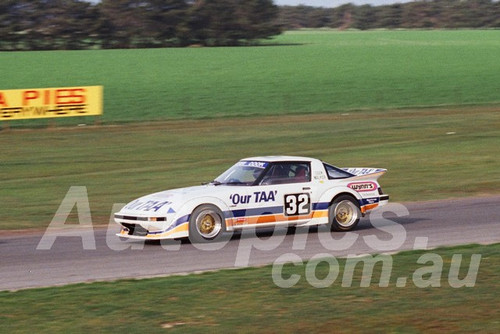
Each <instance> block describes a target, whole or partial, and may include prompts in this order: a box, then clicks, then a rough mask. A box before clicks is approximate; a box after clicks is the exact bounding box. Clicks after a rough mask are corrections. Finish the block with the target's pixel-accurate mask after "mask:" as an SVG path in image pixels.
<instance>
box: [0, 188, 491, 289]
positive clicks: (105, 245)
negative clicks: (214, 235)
mask: <svg viewBox="0 0 500 334" xmlns="http://www.w3.org/2000/svg"><path fill="white" fill-rule="evenodd" d="M116 232H118V226H117V225H115V224H110V225H109V226H108V227H107V228H93V229H92V228H87V229H81V228H79V229H64V230H49V231H47V232H46V233H41V232H26V233H22V234H20V233H11V232H8V233H5V232H3V233H2V234H0V254H1V257H0V290H17V289H23V288H32V287H44V286H54V285H63V284H68V283H77V282H91V281H101V280H115V279H121V278H143V277H155V276H166V275H171V274H181V273H191V272H199V271H207V270H216V269H220V268H237V267H246V266H259V265H265V264H273V263H274V262H275V261H277V260H280V261H289V260H290V259H297V258H298V257H300V258H301V259H303V260H307V259H309V258H311V257H313V256H322V255H325V256H327V255H333V256H339V257H341V256H347V255H362V254H374V253H392V252H397V251H400V250H409V249H432V248H435V247H437V246H449V245H459V244H470V243H481V244H490V243H498V242H500V196H493V197H482V198H467V199H455V200H446V201H431V202H421V203H405V204H404V205H403V204H397V203H392V204H389V205H387V206H386V207H384V208H381V209H379V210H378V211H375V212H373V213H372V214H371V215H370V216H367V217H365V218H363V219H362V221H361V223H360V225H359V226H358V228H357V230H356V231H354V232H349V233H331V232H328V231H324V230H323V229H322V228H311V229H308V228H297V229H296V230H295V231H288V232H287V230H286V229H285V228H281V229H276V230H275V231H273V230H264V231H259V232H257V233H255V231H252V230H249V231H245V232H243V233H241V234H239V235H236V236H234V237H233V238H232V239H230V240H228V241H226V242H221V243H213V244H208V245H197V244H191V243H189V242H186V241H184V242H182V243H181V242H180V241H176V240H172V241H168V242H161V243H160V242H148V243H144V242H140V241H130V240H127V241H123V240H120V239H119V238H118V237H116V236H115V235H114V233H116ZM202 248H211V249H202Z"/></svg>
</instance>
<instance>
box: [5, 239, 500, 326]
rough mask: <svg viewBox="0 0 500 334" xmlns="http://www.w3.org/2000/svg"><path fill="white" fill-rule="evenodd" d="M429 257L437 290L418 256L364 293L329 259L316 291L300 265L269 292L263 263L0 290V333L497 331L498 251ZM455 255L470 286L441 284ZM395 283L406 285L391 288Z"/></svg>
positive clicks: (396, 260) (374, 280) (401, 258)
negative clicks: (438, 266)
mask: <svg viewBox="0 0 500 334" xmlns="http://www.w3.org/2000/svg"><path fill="white" fill-rule="evenodd" d="M431 252H432V253H433V254H436V255H434V256H439V258H441V259H442V260H443V266H442V272H441V273H439V272H436V273H437V276H433V278H436V279H437V280H438V281H439V285H440V287H425V288H422V287H419V285H417V284H415V279H414V278H413V277H414V276H413V274H415V273H417V272H418V271H419V270H424V271H426V272H428V273H429V274H425V275H424V276H422V279H423V280H424V281H425V282H429V281H430V280H431V275H430V270H429V269H430V268H432V266H433V263H432V262H427V263H425V264H418V263H417V260H418V259H419V258H420V256H422V254H424V252H422V251H418V252H405V253H401V254H397V255H394V256H392V270H391V271H390V272H389V273H390V281H389V286H388V287H380V286H379V279H380V277H381V275H380V272H381V269H382V266H381V262H379V263H378V264H377V265H376V266H375V267H374V271H373V273H374V274H373V275H372V276H370V278H371V284H370V286H369V287H360V284H361V279H362V277H363V274H362V268H363V264H358V265H357V266H356V271H355V274H354V276H353V277H354V279H353V280H352V284H351V285H350V286H349V287H342V280H343V277H344V275H345V270H344V269H346V268H347V267H346V264H345V260H343V259H339V260H338V261H339V269H340V270H339V275H338V277H337V278H336V279H335V280H334V281H333V282H332V281H329V282H327V283H328V284H327V285H328V286H327V287H325V288H314V287H312V286H311V285H310V284H309V283H308V281H307V280H306V274H305V272H306V271H305V265H297V266H294V265H291V264H290V265H287V266H285V267H284V270H283V274H282V276H283V278H285V279H288V278H289V277H291V275H299V276H300V280H299V281H298V283H297V285H295V286H293V287H291V288H279V287H278V286H277V285H275V283H274V282H273V276H272V268H271V266H266V267H262V268H253V269H252V268H250V269H241V270H223V271H220V272H214V273H204V274H199V275H189V276H173V277H167V278H156V279H147V280H139V281H134V280H127V281H117V282H108V283H92V284H77V285H70V286H65V287H60V288H48V289H33V290H24V291H18V292H0V300H1V301H2V302H1V303H0V332H2V333H67V332H71V333H89V332H99V333H117V332H127V333H145V332H147V333H200V332H204V333H207V332H210V333H212V332H213V333H235V332H237V333H304V332H308V333H309V332H311V333H332V332H335V333H443V332H453V333H472V332H474V333H492V334H493V333H498V332H499V331H500V321H499V319H500V313H499V309H500V302H499V300H498V291H499V288H500V286H499V283H498V277H499V275H500V269H499V268H500V257H499V256H498V253H499V252H500V244H496V245H490V246H478V245H475V246H462V247H456V248H443V249H437V250H433V251H431ZM425 254H429V252H425ZM455 254H462V262H461V263H460V266H459V268H460V271H459V275H458V278H459V279H461V280H463V279H464V278H465V277H466V276H467V274H468V272H469V269H470V268H474V267H473V266H471V263H470V260H471V257H472V255H473V254H481V261H480V263H479V267H476V268H478V269H479V270H478V272H477V277H476V280H475V281H474V280H472V281H471V282H475V285H474V287H460V288H454V287H452V285H451V284H450V279H449V270H450V268H451V263H452V257H453V255H455ZM333 268H335V267H333ZM329 270H330V267H329V266H327V263H325V262H321V263H320V264H319V265H318V266H317V268H316V272H315V275H316V277H317V278H318V279H320V280H324V279H326V277H327V275H328V274H329ZM334 270H335V269H334ZM366 277H368V276H366ZM401 277H406V278H407V283H406V285H405V286H404V287H397V286H396V282H397V280H398V279H399V278H401ZM471 278H472V276H471ZM330 283H331V284H330Z"/></svg>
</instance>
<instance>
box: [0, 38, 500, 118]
mask: <svg viewBox="0 0 500 334" xmlns="http://www.w3.org/2000/svg"><path fill="white" fill-rule="evenodd" d="M268 43H273V46H260V47H232V48H231V47H230V48H171V49H138V50H98V51H56V52H45V51H44V52H12V53H11V52H8V53H6V52H3V53H0V64H1V65H0V66H1V69H2V75H1V76H0V89H14V88H39V87H61V86H79V85H103V86H104V89H105V114H104V116H103V121H104V122H123V121H131V122H136V121H138V120H165V119H178V118H206V117H225V116H248V115H269V114H289V113H300V114H303V113H314V112H344V111H346V110H348V111H350V110H358V109H370V110H372V109H380V108H384V109H386V108H390V109H392V108H402V107H421V106H438V105H470V104H472V105H482V104H492V103H494V104H498V103H500V95H499V92H500V62H499V61H498V59H499V58H500V31H499V30H483V31H481V30H477V31H472V30H457V31H369V32H356V31H350V32H338V31H331V30H327V31H297V32H287V33H285V34H283V35H281V36H278V37H277V38H275V39H274V40H272V41H269V42H268ZM280 44H282V45H280ZM61 122H62V121H61ZM64 122H66V123H67V122H70V123H73V124H77V123H78V122H82V120H78V119H77V120H70V121H68V120H65V121H64ZM14 124H15V125H18V124H17V123H14ZM14 124H13V125H14ZM25 124H28V125H29V124H30V122H23V123H21V125H25Z"/></svg>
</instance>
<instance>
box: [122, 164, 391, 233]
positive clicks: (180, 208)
mask: <svg viewBox="0 0 500 334" xmlns="http://www.w3.org/2000/svg"><path fill="white" fill-rule="evenodd" d="M385 172H386V170H385V169H379V168H338V167H335V166H333V165H330V164H327V163H325V162H323V161H321V160H318V159H312V158H304V157H290V156H267V157H254V158H246V159H242V160H240V161H239V162H237V163H236V164H235V165H234V166H232V167H231V168H229V169H228V170H227V171H225V172H224V173H222V174H221V175H220V176H219V177H217V178H216V179H215V180H214V181H212V182H210V183H207V184H204V185H201V186H195V187H188V188H180V189H173V190H167V191H162V192H158V193H154V194H151V195H147V196H144V197H141V198H138V199H136V200H134V201H132V202H130V203H128V204H127V205H126V206H125V207H123V209H121V210H120V211H119V212H117V213H115V215H114V218H115V221H116V223H118V224H120V225H121V227H122V228H121V232H120V233H119V234H117V235H118V236H120V237H125V238H131V239H147V240H151V239H174V238H184V237H189V238H190V240H191V241H194V242H206V241H213V240H218V239H220V238H221V236H222V235H224V234H225V235H227V234H230V233H226V232H233V231H236V230H241V229H245V228H255V227H271V226H297V227H298V226H309V225H321V224H329V225H330V227H331V229H332V230H334V231H349V230H352V229H353V228H355V227H356V225H357V224H358V222H359V219H360V217H361V216H362V215H364V214H365V213H366V212H367V211H369V210H372V209H374V208H376V207H379V206H382V205H384V204H386V203H387V202H388V201H389V196H388V195H385V194H384V193H383V192H382V189H381V188H380V185H379V184H378V182H377V179H378V178H379V177H380V176H381V175H383V174H384V173H385Z"/></svg>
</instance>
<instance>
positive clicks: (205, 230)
mask: <svg viewBox="0 0 500 334" xmlns="http://www.w3.org/2000/svg"><path fill="white" fill-rule="evenodd" d="M225 230H226V223H225V219H224V214H223V213H222V211H221V210H220V209H219V208H218V207H216V206H214V205H210V204H205V205H201V206H199V207H197V208H196V209H195V210H194V211H193V213H192V214H191V218H190V219H189V239H190V240H191V241H192V242H198V243H200V242H209V241H218V240H220V239H221V236H222V234H223V232H224V231H225Z"/></svg>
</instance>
